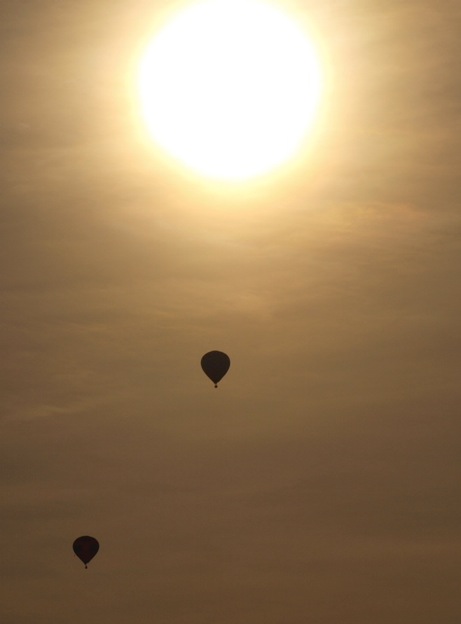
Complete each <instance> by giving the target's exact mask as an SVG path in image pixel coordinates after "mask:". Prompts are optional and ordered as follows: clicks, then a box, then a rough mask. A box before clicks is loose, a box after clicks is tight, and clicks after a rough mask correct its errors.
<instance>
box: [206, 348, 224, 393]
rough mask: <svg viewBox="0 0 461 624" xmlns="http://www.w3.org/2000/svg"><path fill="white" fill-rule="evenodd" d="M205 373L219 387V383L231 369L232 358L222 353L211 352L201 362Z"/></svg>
mask: <svg viewBox="0 0 461 624" xmlns="http://www.w3.org/2000/svg"><path fill="white" fill-rule="evenodd" d="M200 363H201V365H202V369H203V372H204V373H205V375H206V376H207V377H209V378H210V379H211V381H212V382H213V383H214V387H215V388H217V387H218V382H220V381H221V379H222V378H223V377H224V375H225V374H226V373H227V371H228V370H229V367H230V358H229V356H228V355H226V353H223V352H222V351H209V352H208V353H205V355H204V356H203V357H202V361H201V362H200Z"/></svg>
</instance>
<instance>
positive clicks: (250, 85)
mask: <svg viewBox="0 0 461 624" xmlns="http://www.w3.org/2000/svg"><path fill="white" fill-rule="evenodd" d="M138 84H139V97H140V104H141V111H142V116H143V118H144V119H145V122H146V124H147V128H148V130H149V132H150V135H151V136H152V138H153V139H154V141H155V142H156V143H157V144H158V145H159V146H161V147H162V148H163V149H164V150H165V151H166V152H167V153H169V154H170V155H171V156H172V157H173V158H174V159H175V160H177V161H179V162H180V163H182V164H183V165H185V166H186V167H188V168H189V169H192V170H193V171H195V172H197V173H199V174H201V175H203V176H206V177H208V178H212V179H217V180H229V181H240V180H247V179H250V178H254V177H256V176H261V175H263V174H266V173H268V172H269V171H271V170H273V169H275V168H276V167H278V166H280V165H282V164H283V163H285V162H286V161H288V160H290V159H291V158H293V157H294V155H295V154H296V152H297V151H298V150H299V149H300V147H301V145H302V144H303V142H304V141H305V140H306V137H307V135H308V134H309V130H310V129H311V128H312V126H313V123H314V120H315V114H316V111H317V108H318V104H319V101H320V96H321V90H322V89H321V86H322V80H321V69H320V63H319V60H318V57H317V54H316V51H315V48H314V45H313V44H312V42H311V40H310V39H309V37H308V35H307V33H306V32H305V31H304V30H303V28H302V27H301V25H300V24H299V23H298V22H297V21H296V20H295V19H294V17H291V16H289V15H288V14H286V13H285V12H283V11H282V10H281V9H280V8H277V7H276V6H275V5H274V4H268V3H266V2H262V1H260V0H204V1H201V2H196V3H194V4H192V5H188V6H187V7H186V8H183V9H182V10H181V11H178V12H177V13H176V15H175V16H173V17H172V19H171V20H170V21H169V22H168V23H167V24H166V25H164V26H163V28H162V29H161V30H160V32H158V34H157V35H156V36H155V37H154V38H153V40H152V41H151V42H150V44H149V45H148V46H147V49H146V50H145V52H144V54H143V57H142V61H141V64H140V69H139V75H138Z"/></svg>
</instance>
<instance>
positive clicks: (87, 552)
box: [72, 535, 99, 568]
mask: <svg viewBox="0 0 461 624" xmlns="http://www.w3.org/2000/svg"><path fill="white" fill-rule="evenodd" d="M72 548H73V549H74V553H75V554H76V555H77V557H78V558H79V559H80V560H81V561H83V563H84V564H85V568H86V564H87V563H89V562H90V561H91V560H92V559H93V557H94V556H95V554H96V553H97V552H98V550H99V542H98V540H97V539H95V538H94V537H90V536H89V535H82V536H81V537H77V539H76V540H75V542H74V543H73V545H72Z"/></svg>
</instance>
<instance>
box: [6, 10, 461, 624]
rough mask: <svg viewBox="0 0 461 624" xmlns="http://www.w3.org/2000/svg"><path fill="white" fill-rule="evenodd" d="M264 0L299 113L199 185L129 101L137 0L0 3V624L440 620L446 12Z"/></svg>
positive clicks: (452, 303) (455, 466)
mask: <svg viewBox="0 0 461 624" xmlns="http://www.w3.org/2000/svg"><path fill="white" fill-rule="evenodd" d="M178 4H179V3H178ZM170 5H171V3H170V4H169V6H170ZM284 6H285V7H286V8H289V9H291V10H293V11H294V12H295V13H297V14H298V15H300V16H302V17H304V18H306V19H307V20H308V21H309V23H310V24H311V26H312V29H313V31H315V33H316V37H317V39H318V41H319V42H321V46H322V54H324V55H325V59H327V60H325V62H326V63H327V66H328V73H329V83H328V85H329V86H328V93H327V95H326V98H325V101H324V107H323V109H322V114H321V116H320V119H319V122H318V125H317V128H316V132H315V136H314V138H313V140H312V142H311V145H310V147H309V149H306V151H305V153H304V154H303V155H302V157H301V158H300V159H298V160H297V161H296V163H295V164H294V165H293V166H292V167H288V168H287V169H286V170H284V171H283V172H282V173H280V174H278V175H274V176H272V177H271V176H269V177H267V178H264V179H263V180H261V181H259V182H255V183H253V184H249V185H246V186H242V187H240V188H235V189H233V190H229V189H224V188H223V187H222V186H220V185H218V184H215V183H210V182H207V181H205V180H202V179H200V178H198V177H196V176H194V175H192V174H187V173H186V172H185V171H183V170H180V169H178V168H177V167H175V166H174V165H173V164H172V163H171V162H169V161H168V160H166V159H164V158H162V157H161V156H160V155H159V154H158V153H157V152H156V150H155V149H154V148H153V147H152V145H151V144H150V142H149V141H148V140H147V138H146V136H145V133H144V131H143V128H142V124H141V122H140V120H139V116H138V114H137V110H136V106H135V97H134V94H133V92H132V90H131V87H130V85H131V84H132V76H133V72H134V71H135V68H136V63H137V60H138V58H139V53H140V50H141V49H142V47H143V45H144V44H145V42H146V40H147V39H148V38H149V36H150V33H151V30H152V25H153V24H155V23H156V22H157V21H158V20H159V19H160V18H161V16H162V14H163V12H164V10H165V3H161V2H159V1H158V0H157V1H155V0H150V1H147V0H132V1H131V2H125V1H124V2H121V1H120V0H111V1H110V2H109V1H108V0H91V1H90V0H80V2H74V1H71V0H60V1H59V2H56V1H55V0H42V1H41V2H38V1H36V2H20V1H19V0H1V1H0V46H1V54H0V71H1V74H2V90H1V100H2V104H1V111H2V114H1V118H0V149H1V161H2V167H1V169H0V177H1V188H2V202H1V208H0V217H1V237H2V238H1V247H0V253H1V258H2V272H1V307H0V319H1V344H2V358H1V360H0V367H1V375H0V384H1V388H2V393H1V403H2V407H1V410H0V411H1V432H2V434H1V437H0V445H1V452H0V464H1V466H2V470H1V471H0V478H1V488H2V496H1V497H0V517H1V531H0V548H1V553H2V556H1V558H0V569H1V577H2V584H1V590H0V598H1V600H0V621H1V622H2V624H49V623H50V622H53V623H57V624H59V623H61V622H67V623H69V624H91V623H93V622H94V623H97V624H128V623H129V624H148V623H151V622H156V623H157V624H306V623H308V624H310V623H312V624H434V623H437V624H439V623H440V624H457V623H458V622H459V621H460V618H461V608H460V601H459V569H460V565H461V548H460V537H461V532H460V531H461V529H460V526H461V522H460V521H461V504H460V496H459V492H460V488H459V483H460V469H459V459H460V452H461V449H460V442H459V440H460V434H461V425H460V398H461V397H460V394H461V392H460V384H459V371H460V365H461V355H460V354H461V332H460V314H461V305H460V300H461V287H460V283H461V262H460V260H461V258H460V247H461V243H460V240H461V239H460V235H459V234H460V227H461V217H460V208H459V207H460V202H461V188H460V175H459V163H460V159H461V153H460V141H459V137H460V112H461V90H460V86H459V67H458V65H459V58H461V44H460V41H461V38H460V18H461V6H460V5H459V3H458V2H455V1H451V0H440V1H439V2H432V1H429V0H409V1H407V2H401V1H397V0H386V1H384V0H374V1H371V0H347V1H346V0H331V1H330V2H313V1H311V0H309V1H306V2H304V1H302V0H287V2H286V3H284ZM212 349H219V350H222V351H225V352H227V353H228V354H229V356H230V357H231V360H232V365H231V369H230V371H229V373H228V375H227V376H226V377H225V379H224V380H223V381H222V383H221V384H220V387H219V389H218V390H215V389H214V388H213V386H212V384H211V382H209V380H208V379H206V377H205V376H204V375H203V373H202V371H201V369H200V358H201V356H202V355H203V354H204V353H205V352H207V351H209V350H212ZM85 534H89V535H94V536H95V537H97V538H98V539H99V541H100V544H101V548H100V552H99V554H98V555H97V557H96V558H95V559H94V560H93V561H92V562H91V563H90V565H89V569H88V570H87V571H85V570H84V569H83V566H82V565H81V564H80V562H79V561H78V560H77V559H76V558H75V557H74V556H73V553H72V542H73V540H74V539H75V538H76V537H78V536H79V535H85Z"/></svg>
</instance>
